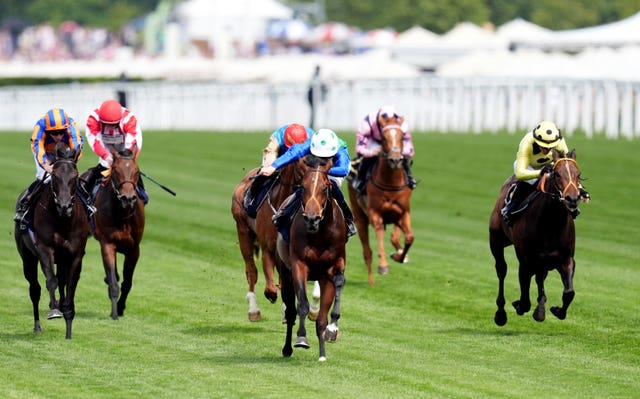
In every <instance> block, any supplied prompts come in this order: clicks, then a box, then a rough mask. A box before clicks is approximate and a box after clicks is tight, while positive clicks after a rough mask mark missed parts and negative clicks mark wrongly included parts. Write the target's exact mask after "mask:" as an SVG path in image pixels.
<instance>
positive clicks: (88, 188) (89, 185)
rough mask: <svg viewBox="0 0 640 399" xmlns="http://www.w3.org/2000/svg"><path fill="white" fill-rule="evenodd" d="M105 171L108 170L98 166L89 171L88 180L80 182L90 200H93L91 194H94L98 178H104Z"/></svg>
mask: <svg viewBox="0 0 640 399" xmlns="http://www.w3.org/2000/svg"><path fill="white" fill-rule="evenodd" d="M105 170H107V168H105V167H104V166H102V165H100V164H98V165H96V166H94V167H93V168H91V169H89V175H88V176H87V180H84V181H83V180H81V181H80V185H81V186H82V189H83V190H84V191H85V192H86V193H87V194H88V198H89V199H90V198H91V194H92V193H93V186H94V185H95V184H96V180H98V178H99V177H100V176H102V172H103V171H105Z"/></svg>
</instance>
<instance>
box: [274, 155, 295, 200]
mask: <svg viewBox="0 0 640 399" xmlns="http://www.w3.org/2000/svg"><path fill="white" fill-rule="evenodd" d="M299 183H300V182H296V177H295V169H294V165H293V164H289V165H287V166H286V167H285V168H284V169H283V170H282V172H281V174H280V182H278V184H274V186H273V187H272V188H271V193H270V195H272V201H273V202H274V203H276V204H280V203H282V201H284V200H285V198H287V197H288V196H289V195H291V194H292V193H293V191H294V189H293V187H294V185H295V184H299Z"/></svg>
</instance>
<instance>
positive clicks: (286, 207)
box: [271, 189, 301, 230]
mask: <svg viewBox="0 0 640 399" xmlns="http://www.w3.org/2000/svg"><path fill="white" fill-rule="evenodd" d="M300 194H301V191H300V189H298V190H296V191H294V192H293V194H291V195H290V196H288V197H287V198H286V199H285V200H284V202H283V203H282V205H280V209H278V212H276V213H275V215H273V217H272V218H271V220H272V221H273V223H274V224H275V225H276V228H277V229H278V230H280V229H282V228H286V227H287V226H288V221H289V219H290V215H291V213H292V212H293V210H294V209H295V208H296V207H297V206H298V205H299V203H300Z"/></svg>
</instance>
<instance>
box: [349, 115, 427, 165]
mask: <svg viewBox="0 0 640 399" xmlns="http://www.w3.org/2000/svg"><path fill="white" fill-rule="evenodd" d="M400 129H402V133H403V138H402V142H403V143H402V155H403V156H405V157H409V158H411V157H413V155H414V153H415V150H414V148H413V140H412V139H411V132H409V125H408V124H407V122H406V121H405V122H403V123H402V126H400ZM381 141H382V134H381V129H380V125H379V124H378V113H377V112H374V113H372V114H369V115H367V116H366V117H365V118H364V119H363V120H362V122H360V127H359V128H358V134H357V135H356V154H357V155H358V156H362V157H364V158H371V157H375V156H378V154H379V153H380V149H381V145H380V142H381Z"/></svg>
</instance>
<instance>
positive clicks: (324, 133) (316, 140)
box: [311, 129, 340, 158]
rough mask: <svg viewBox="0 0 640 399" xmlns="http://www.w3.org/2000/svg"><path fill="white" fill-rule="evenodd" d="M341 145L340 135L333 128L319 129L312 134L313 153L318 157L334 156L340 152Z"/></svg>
mask: <svg viewBox="0 0 640 399" xmlns="http://www.w3.org/2000/svg"><path fill="white" fill-rule="evenodd" d="M339 146H340V142H339V140H338V135H337V134H336V133H335V132H334V131H333V130H331V129H318V131H317V132H315V133H313V135H312V136H311V153H312V154H313V155H315V156H317V157H322V158H328V157H332V156H334V155H336V154H337V153H338V147H339Z"/></svg>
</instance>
